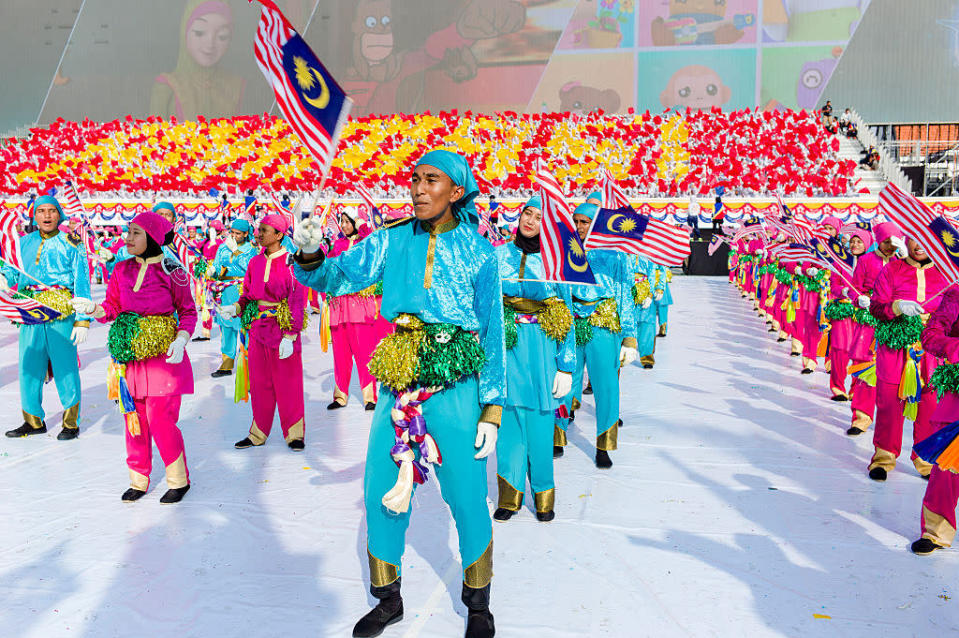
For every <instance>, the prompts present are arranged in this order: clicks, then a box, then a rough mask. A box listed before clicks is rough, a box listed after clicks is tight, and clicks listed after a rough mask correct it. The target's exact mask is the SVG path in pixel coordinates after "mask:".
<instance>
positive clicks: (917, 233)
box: [879, 184, 959, 283]
mask: <svg viewBox="0 0 959 638" xmlns="http://www.w3.org/2000/svg"><path fill="white" fill-rule="evenodd" d="M879 207H880V208H881V209H882V212H883V214H885V215H886V217H888V218H889V219H890V220H891V221H892V222H894V223H895V224H896V225H897V226H899V227H900V228H902V230H904V231H905V233H906V235H907V236H908V237H911V238H912V239H914V240H915V241H916V242H917V243H918V244H919V245H920V246H922V248H923V250H925V251H926V254H928V255H929V257H930V258H932V260H933V261H934V262H936V266H938V267H939V270H940V271H941V272H942V274H943V275H944V276H945V277H946V279H948V280H949V282H950V283H953V282H956V281H959V232H956V229H955V227H953V225H952V224H950V223H949V222H948V221H947V220H946V219H945V218H943V217H942V216H939V215H936V214H935V213H934V212H932V210H930V209H929V208H928V207H927V206H926V205H925V204H923V203H922V202H920V201H919V200H918V199H916V198H915V197H913V196H912V195H910V194H909V193H906V192H905V191H903V190H902V189H900V188H899V187H898V186H896V185H895V184H888V185H887V186H886V187H885V188H883V189H882V192H881V193H879Z"/></svg>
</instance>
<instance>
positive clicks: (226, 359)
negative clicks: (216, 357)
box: [220, 354, 233, 372]
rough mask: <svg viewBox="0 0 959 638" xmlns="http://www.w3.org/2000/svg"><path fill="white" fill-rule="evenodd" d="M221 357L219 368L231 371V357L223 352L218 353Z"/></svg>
mask: <svg viewBox="0 0 959 638" xmlns="http://www.w3.org/2000/svg"><path fill="white" fill-rule="evenodd" d="M220 356H221V357H222V358H223V361H221V362H220V370H223V371H227V372H232V371H233V359H232V358H230V357H228V356H226V355H225V354H223V355H220Z"/></svg>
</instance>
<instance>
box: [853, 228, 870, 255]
mask: <svg viewBox="0 0 959 638" xmlns="http://www.w3.org/2000/svg"><path fill="white" fill-rule="evenodd" d="M849 237H850V238H852V237H858V238H859V239H860V240H862V243H863V244H864V245H865V247H866V248H865V250H869V246H871V245H872V233H870V232H869V231H868V230H866V229H865V228H854V229H853V230H851V231H849Z"/></svg>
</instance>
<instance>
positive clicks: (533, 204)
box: [523, 195, 543, 210]
mask: <svg viewBox="0 0 959 638" xmlns="http://www.w3.org/2000/svg"><path fill="white" fill-rule="evenodd" d="M527 208H538V209H540V210H543V200H542V199H540V197H539V195H533V196H532V197H530V198H529V201H528V202H526V203H525V204H524V205H523V210H526V209H527Z"/></svg>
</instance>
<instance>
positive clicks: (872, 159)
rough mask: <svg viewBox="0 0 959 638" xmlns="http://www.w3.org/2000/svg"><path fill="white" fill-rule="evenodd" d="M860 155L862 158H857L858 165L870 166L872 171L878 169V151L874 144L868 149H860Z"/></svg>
mask: <svg viewBox="0 0 959 638" xmlns="http://www.w3.org/2000/svg"><path fill="white" fill-rule="evenodd" d="M860 155H862V156H863V158H862V159H861V160H859V165H860V166H865V167H867V168H871V169H872V170H874V171H877V170H879V151H877V150H876V147H875V146H870V147H869V149H868V150H865V151H862V152H861V153H860Z"/></svg>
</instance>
